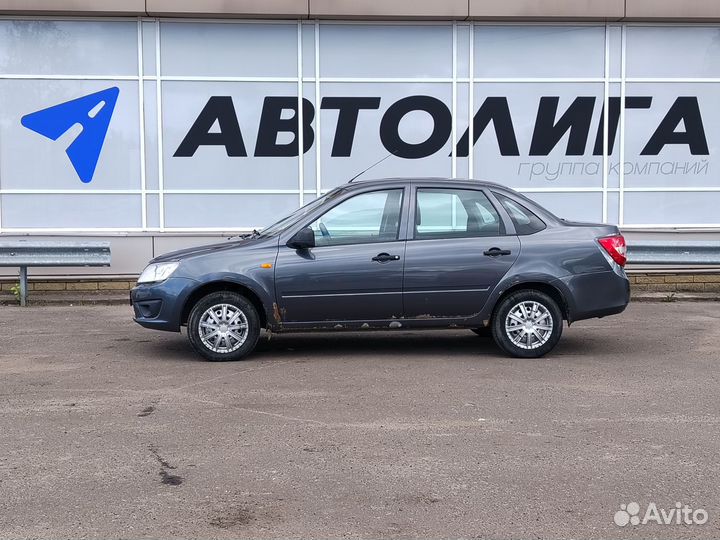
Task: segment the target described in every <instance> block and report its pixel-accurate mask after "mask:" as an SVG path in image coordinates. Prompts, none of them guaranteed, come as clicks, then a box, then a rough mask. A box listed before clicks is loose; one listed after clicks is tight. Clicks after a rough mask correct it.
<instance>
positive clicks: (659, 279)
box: [0, 273, 720, 296]
mask: <svg viewBox="0 0 720 540" xmlns="http://www.w3.org/2000/svg"><path fill="white" fill-rule="evenodd" d="M628 277H629V278H630V283H631V286H632V290H633V291H638V292H639V291H647V292H688V293H694V292H705V293H718V294H720V273H715V274H701V273H698V274H688V273H683V274H654V273H653V274H644V273H631V274H629V275H628ZM14 285H17V281H8V280H3V281H0V296H6V295H11V294H12V293H11V291H10V289H11V288H12V287H13V286H14ZM134 286H135V280H134V279H103V280H86V279H79V280H72V281H71V280H42V281H30V283H29V290H30V292H33V293H35V294H36V295H37V294H42V293H43V292H46V293H62V292H64V293H67V294H69V293H72V292H73V291H74V292H79V293H88V294H93V293H95V294H103V293H116V294H117V293H120V292H122V291H129V290H130V289H132V288H133V287H134Z"/></svg>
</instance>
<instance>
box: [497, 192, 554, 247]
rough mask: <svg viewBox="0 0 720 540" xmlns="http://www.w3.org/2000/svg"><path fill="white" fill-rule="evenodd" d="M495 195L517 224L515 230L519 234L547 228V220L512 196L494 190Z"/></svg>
mask: <svg viewBox="0 0 720 540" xmlns="http://www.w3.org/2000/svg"><path fill="white" fill-rule="evenodd" d="M493 195H495V197H497V200H498V201H500V204H502V206H503V208H504V209H505V211H506V212H507V213H508V214H509V215H510V219H511V220H512V222H513V224H514V225H515V232H516V234H518V235H522V236H526V235H528V234H534V233H536V232H539V231H542V230H543V229H545V227H546V225H545V222H544V221H543V220H542V219H540V218H539V217H537V215H535V213H534V212H532V211H531V210H528V209H527V207H525V206H523V205H522V204H520V203H519V202H517V201H514V200H513V199H511V198H510V197H506V196H505V195H503V194H502V193H496V192H494V191H493Z"/></svg>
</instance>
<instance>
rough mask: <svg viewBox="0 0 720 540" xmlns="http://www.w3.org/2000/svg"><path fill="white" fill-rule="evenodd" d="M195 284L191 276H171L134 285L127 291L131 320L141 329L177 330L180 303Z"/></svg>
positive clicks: (183, 301)
mask: <svg viewBox="0 0 720 540" xmlns="http://www.w3.org/2000/svg"><path fill="white" fill-rule="evenodd" d="M196 285H197V282H196V281H195V280H192V279H187V278H173V277H171V278H169V279H166V280H165V281H163V282H161V283H148V284H142V285H138V286H136V287H135V288H134V289H132V290H131V291H130V303H131V304H132V307H133V311H134V312H135V316H134V318H133V320H134V321H135V322H136V323H138V324H139V325H140V326H144V327H145V328H151V329H153V330H165V331H168V332H179V331H180V325H181V316H182V310H183V306H184V305H185V301H186V300H187V298H188V296H189V295H190V293H191V292H192V290H193V289H194V287H195V286H196Z"/></svg>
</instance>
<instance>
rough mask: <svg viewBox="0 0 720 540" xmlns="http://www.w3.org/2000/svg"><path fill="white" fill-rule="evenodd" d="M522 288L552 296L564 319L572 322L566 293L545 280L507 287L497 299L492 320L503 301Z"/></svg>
mask: <svg viewBox="0 0 720 540" xmlns="http://www.w3.org/2000/svg"><path fill="white" fill-rule="evenodd" d="M522 290H535V291H540V292H543V293H545V294H547V295H548V296H549V297H550V298H552V299H553V300H554V301H555V302H556V303H557V305H558V307H559V308H560V311H561V312H562V316H563V319H565V320H566V321H567V322H568V325H570V323H572V318H571V314H570V306H569V305H568V302H567V300H566V299H565V295H564V294H563V293H562V291H561V290H560V289H558V288H557V287H555V286H553V285H550V284H549V283H547V282H543V281H525V282H521V283H516V284H514V285H513V286H512V287H509V288H507V289H506V290H505V291H503V293H502V294H501V295H500V296H499V297H498V299H497V300H496V301H495V305H494V306H493V310H492V315H491V317H490V320H491V321H492V320H493V319H494V318H495V312H496V311H497V309H498V306H499V305H500V304H501V303H502V301H503V300H504V299H505V298H506V297H508V296H509V295H511V294H513V293H515V292H517V291H522Z"/></svg>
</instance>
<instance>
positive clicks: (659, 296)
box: [630, 291, 720, 302]
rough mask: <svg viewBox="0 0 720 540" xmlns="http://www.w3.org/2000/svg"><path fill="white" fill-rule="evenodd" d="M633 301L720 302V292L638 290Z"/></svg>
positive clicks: (633, 295)
mask: <svg viewBox="0 0 720 540" xmlns="http://www.w3.org/2000/svg"><path fill="white" fill-rule="evenodd" d="M630 299H631V301H632V302H720V293H700V292H698V293H683V292H649V291H648V292H638V293H634V294H632V296H631V297H630Z"/></svg>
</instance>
